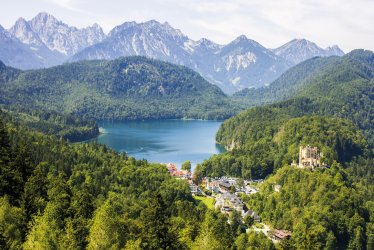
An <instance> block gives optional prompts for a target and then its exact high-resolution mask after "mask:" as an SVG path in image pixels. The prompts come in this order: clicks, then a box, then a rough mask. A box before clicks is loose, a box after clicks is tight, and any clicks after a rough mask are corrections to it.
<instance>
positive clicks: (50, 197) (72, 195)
mask: <svg viewBox="0 0 374 250" xmlns="http://www.w3.org/2000/svg"><path fill="white" fill-rule="evenodd" d="M8 116H9V115H8V114H4V113H0V117H1V119H0V143H1V144H0V248H1V249H21V248H23V249H222V250H224V249H231V248H236V247H243V246H246V245H248V244H249V245H266V246H270V247H274V246H273V244H272V243H271V241H270V240H268V239H267V238H257V237H253V235H246V234H244V233H243V230H244V225H243V222H242V220H241V217H240V215H238V214H236V213H235V214H234V215H232V216H230V217H228V216H227V215H224V214H221V213H220V212H218V211H213V210H209V209H207V208H206V206H205V205H204V204H203V203H202V202H199V201H197V200H195V199H193V197H192V196H191V192H190V190H189V187H188V184H187V182H186V181H183V180H178V179H175V178H172V177H171V176H170V174H169V173H168V171H167V169H166V167H165V166H164V165H160V164H148V163H147V162H146V161H145V160H142V161H138V160H135V159H134V158H131V157H128V156H127V155H125V154H118V153H116V152H114V151H112V150H110V149H108V148H107V147H106V146H103V145H98V144H70V143H67V142H66V141H65V140H62V139H58V138H56V137H55V136H46V135H43V134H42V133H39V132H35V131H33V130H31V129H29V128H26V127H23V126H22V125H17V124H14V123H12V122H11V120H12V119H9V118H8ZM4 118H5V119H4ZM228 220H229V221H230V224H229V223H227V221H228ZM238 239H239V240H238ZM241 249H243V248H241Z"/></svg>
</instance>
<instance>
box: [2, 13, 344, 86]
mask: <svg viewBox="0 0 374 250" xmlns="http://www.w3.org/2000/svg"><path fill="white" fill-rule="evenodd" d="M8 33H9V34H10V35H11V36H12V39H13V40H14V42H17V43H21V44H23V48H22V49H14V46H18V45H14V44H9V46H10V47H9V48H7V47H6V46H8V45H7V44H6V43H3V44H4V52H2V53H0V60H3V61H4V62H5V63H6V64H7V65H10V66H13V67H16V68H21V69H32V68H42V67H50V66H54V65H59V64H61V63H63V62H66V61H69V62H74V61H80V60H97V59H100V60H101V59H107V60H112V59H116V58H119V57H123V56H146V57H149V58H152V59H157V60H162V61H166V62H171V63H175V64H179V65H183V66H187V67H189V68H191V69H193V70H195V71H197V72H198V73H199V74H201V75H202V76H203V77H204V78H205V79H207V80H208V81H209V82H211V83H213V84H215V85H217V86H219V87H220V88H221V89H222V90H223V91H224V92H226V93H234V92H236V91H239V90H242V89H245V88H259V87H263V86H266V85H268V84H270V83H271V82H272V81H274V80H275V79H277V78H278V77H279V76H280V75H281V74H282V73H283V72H284V71H286V70H287V69H288V68H290V67H291V66H293V65H295V64H297V63H299V62H301V61H304V60H306V59H309V58H311V57H314V56H329V55H339V56H340V55H342V54H344V53H343V52H342V51H341V50H340V49H339V47H337V46H333V47H329V48H327V49H322V48H320V47H318V46H317V45H316V44H314V43H312V42H310V41H307V40H305V39H298V40H297V39H295V40H292V41H291V42H289V43H287V44H285V45H283V46H281V47H280V48H277V49H274V50H272V49H268V48H265V47H264V46H262V45H261V44H259V43H258V42H256V41H253V40H251V39H248V38H247V37H245V36H244V35H241V36H239V37H238V38H236V39H235V40H233V41H232V42H230V43H229V44H226V45H219V44H216V43H214V42H212V41H210V40H208V39H205V38H202V39H200V40H198V41H194V40H192V39H190V38H189V37H188V36H186V35H185V34H183V33H182V32H181V31H180V30H178V29H175V28H173V27H172V26H171V25H169V24H168V23H167V22H165V23H159V22H157V21H155V20H150V21H147V22H144V23H136V22H125V23H123V24H121V25H118V26H116V27H115V28H113V29H112V30H111V31H110V32H109V34H108V35H105V34H104V33H103V30H102V29H101V27H100V26H98V25H97V24H94V25H93V26H90V27H87V28H82V29H78V28H75V27H72V26H69V25H67V24H65V23H63V22H62V21H60V20H58V19H57V18H55V17H54V16H52V15H50V14H48V13H45V12H42V13H39V14H38V15H37V16H35V17H34V18H32V19H31V20H29V21H26V20H25V19H23V18H20V19H18V20H17V22H16V23H15V24H14V26H13V27H11V28H10V29H9V30H8ZM12 46H13V47H12ZM18 47H19V46H18ZM9 51H13V53H9Z"/></svg>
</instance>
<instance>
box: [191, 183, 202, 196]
mask: <svg viewBox="0 0 374 250" xmlns="http://www.w3.org/2000/svg"><path fill="white" fill-rule="evenodd" d="M189 184H190V190H191V194H192V195H196V194H199V193H200V189H199V187H198V186H197V185H196V184H195V183H193V182H192V181H191V182H189Z"/></svg>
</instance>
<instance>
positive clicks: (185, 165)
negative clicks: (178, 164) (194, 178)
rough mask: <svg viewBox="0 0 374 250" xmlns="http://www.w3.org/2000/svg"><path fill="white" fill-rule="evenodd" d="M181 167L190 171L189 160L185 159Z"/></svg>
mask: <svg viewBox="0 0 374 250" xmlns="http://www.w3.org/2000/svg"><path fill="white" fill-rule="evenodd" d="M182 169H183V170H187V171H191V162H190V161H185V162H183V163H182Z"/></svg>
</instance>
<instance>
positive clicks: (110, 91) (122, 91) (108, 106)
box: [0, 57, 237, 120]
mask: <svg viewBox="0 0 374 250" xmlns="http://www.w3.org/2000/svg"><path fill="white" fill-rule="evenodd" d="M0 70H1V74H0V75H1V80H2V81H1V85H2V87H1V89H0V101H1V104H4V105H6V106H14V105H17V106H20V107H27V108H28V109H41V110H47V111H56V112H59V113H64V114H72V115H78V116H80V117H81V118H83V119H87V118H88V119H96V120H102V119H115V120H128V119H131V120H134V119H165V118H202V119H223V118H227V117H229V116H231V115H233V114H234V113H235V112H236V111H237V109H236V108H235V107H234V106H233V105H232V104H231V103H230V102H229V100H228V98H227V97H226V96H225V94H223V92H222V91H221V90H220V89H219V88H218V87H216V86H214V85H212V84H210V83H208V82H207V81H205V80H204V79H203V78H202V77H201V76H200V75H198V74H197V73H195V72H194V71H192V70H190V69H188V68H186V67H183V66H176V65H172V64H169V63H165V62H161V61H155V60H151V59H146V58H144V57H128V58H120V59H117V60H113V61H83V62H77V63H71V64H64V65H62V66H56V67H53V68H48V69H41V70H31V71H18V70H15V69H12V68H9V67H4V65H3V67H0Z"/></svg>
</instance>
